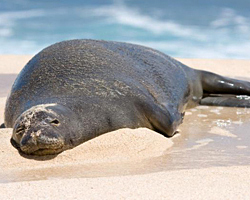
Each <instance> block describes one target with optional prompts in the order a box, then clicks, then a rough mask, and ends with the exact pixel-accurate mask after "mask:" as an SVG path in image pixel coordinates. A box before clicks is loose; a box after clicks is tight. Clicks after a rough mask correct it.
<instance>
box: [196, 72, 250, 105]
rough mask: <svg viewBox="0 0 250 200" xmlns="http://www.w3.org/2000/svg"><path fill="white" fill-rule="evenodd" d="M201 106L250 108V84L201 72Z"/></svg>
mask: <svg viewBox="0 0 250 200" xmlns="http://www.w3.org/2000/svg"><path fill="white" fill-rule="evenodd" d="M201 83H202V88H203V97H202V99H201V101H200V104H201V105H213V106H228V107H250V82H247V81H242V80H236V79H232V78H227V77H223V76H220V75H217V74H214V73H211V72H206V71H201Z"/></svg>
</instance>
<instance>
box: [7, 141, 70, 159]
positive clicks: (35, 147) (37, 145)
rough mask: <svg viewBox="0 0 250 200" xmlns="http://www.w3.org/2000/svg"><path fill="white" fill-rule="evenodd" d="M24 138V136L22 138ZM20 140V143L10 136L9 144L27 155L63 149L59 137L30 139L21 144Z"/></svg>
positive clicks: (40, 154) (43, 153)
mask: <svg viewBox="0 0 250 200" xmlns="http://www.w3.org/2000/svg"><path fill="white" fill-rule="evenodd" d="M22 140H25V138H22ZM22 140H21V141H20V143H18V142H17V141H15V139H13V138H11V144H12V145H13V146H14V147H15V148H16V149H18V150H19V151H20V152H21V153H24V154H27V155H39V156H43V155H53V154H58V153H60V152H62V151H63V150H64V146H65V145H64V140H63V139H61V138H53V140H52V139H51V138H43V139H42V140H39V139H38V140H36V141H34V140H32V138H31V139H30V141H31V142H26V143H25V144H23V142H22Z"/></svg>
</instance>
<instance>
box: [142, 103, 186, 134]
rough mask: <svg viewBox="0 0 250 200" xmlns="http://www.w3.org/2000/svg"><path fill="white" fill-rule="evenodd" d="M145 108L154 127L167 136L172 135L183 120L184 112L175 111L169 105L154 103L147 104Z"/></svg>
mask: <svg viewBox="0 0 250 200" xmlns="http://www.w3.org/2000/svg"><path fill="white" fill-rule="evenodd" d="M143 110H144V113H145V115H146V117H147V119H148V121H149V122H150V124H151V125H152V127H153V129H154V130H155V131H157V132H159V133H161V134H162V135H164V136H166V137H172V136H173V135H174V134H175V133H176V129H177V127H178V126H179V125H180V124H181V123H182V121H183V116H184V114H181V113H179V112H177V111H174V109H172V108H171V107H169V106H166V107H165V106H161V105H157V104H154V105H153V106H152V105H151V106H146V107H145V108H144V109H143Z"/></svg>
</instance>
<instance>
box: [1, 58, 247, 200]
mask: <svg viewBox="0 0 250 200" xmlns="http://www.w3.org/2000/svg"><path fill="white" fill-rule="evenodd" d="M31 57H32V56H30V55H23V56H22V55H20V56H17V55H0V84H1V89H0V124H1V123H3V112H4V104H5V101H6V98H7V95H8V92H9V90H10V87H11V85H12V83H13V81H14V80H15V77H16V76H17V74H18V73H19V72H20V70H21V69H22V68H23V66H24V65H25V64H26V63H27V62H28V61H29V59H30V58H31ZM178 60H180V61H181V62H183V63H184V64H187V65H188V66H190V67H193V68H196V69H203V70H208V71H212V72H216V73H219V74H221V75H226V76H230V77H233V78H237V79H243V80H250V67H249V66H250V60H212V59H178ZM249 116H250V109H244V108H222V107H208V106H199V107H197V108H194V109H190V110H188V111H187V113H186V116H185V120H184V123H183V124H182V125H181V126H180V128H179V129H180V133H179V134H177V135H176V136H174V137H173V138H170V139H169V138H165V137H163V136H162V135H160V134H158V133H156V132H153V131H151V130H148V129H146V128H140V129H136V130H131V129H121V130H118V131H114V132H110V133H107V134H104V135H102V136H100V137H97V138H95V139H93V140H90V141H88V142H86V143H84V144H82V145H80V146H78V147H76V148H74V149H71V150H68V151H65V152H63V153H61V154H59V155H57V156H48V157H45V158H40V157H28V156H22V155H20V154H19V153H18V152H17V150H16V149H15V148H13V147H12V146H11V144H10V142H9V139H10V137H11V134H12V133H11V132H12V130H11V129H0V160H1V163H0V169H1V172H0V197H1V199H31V198H32V199H59V198H63V199H65V198H67V199H181V200H182V199H216V200H217V199H223V200H224V199H250V190H249V188H250V181H249V177H250V134H249V130H250V119H249Z"/></svg>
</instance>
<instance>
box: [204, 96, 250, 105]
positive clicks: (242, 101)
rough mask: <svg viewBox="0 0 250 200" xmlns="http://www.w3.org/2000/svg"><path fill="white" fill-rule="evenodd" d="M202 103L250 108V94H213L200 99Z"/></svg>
mask: <svg viewBox="0 0 250 200" xmlns="http://www.w3.org/2000/svg"><path fill="white" fill-rule="evenodd" d="M200 104H201V105H209V106H227V107H242V108H246V107H248V108H250V96H244V95H239V96H229V95H228V96H226V95H225V96H223V95H221V96H219V95H217V96H216V95H211V96H208V97H205V98H203V99H202V100H201V101H200Z"/></svg>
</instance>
